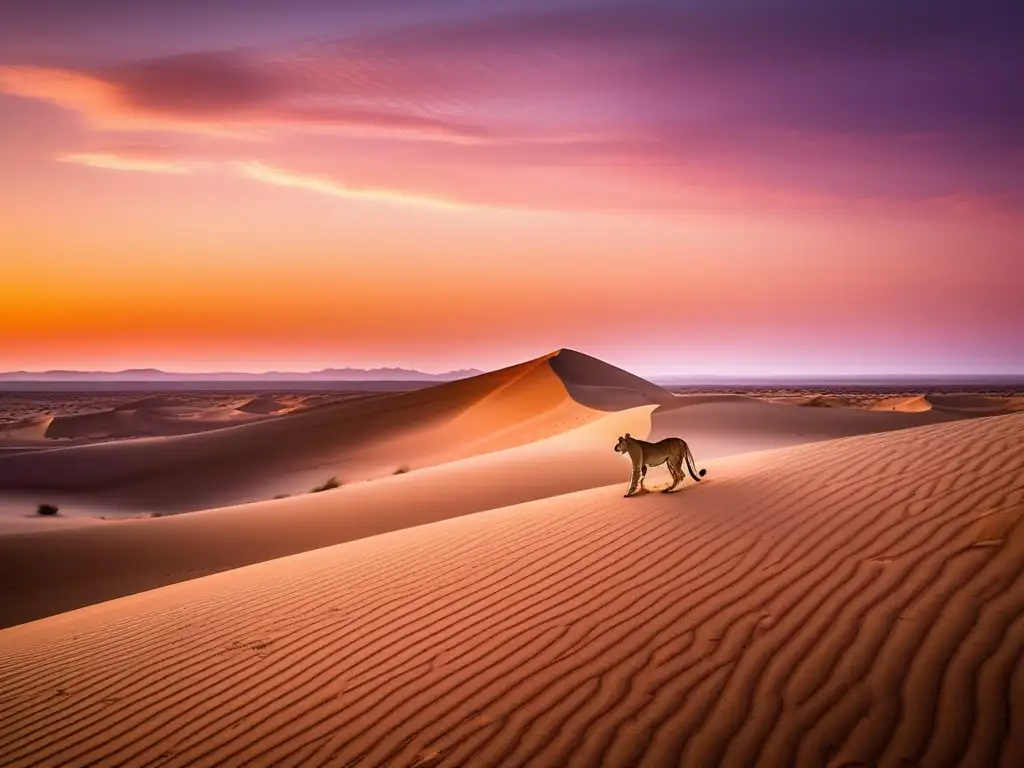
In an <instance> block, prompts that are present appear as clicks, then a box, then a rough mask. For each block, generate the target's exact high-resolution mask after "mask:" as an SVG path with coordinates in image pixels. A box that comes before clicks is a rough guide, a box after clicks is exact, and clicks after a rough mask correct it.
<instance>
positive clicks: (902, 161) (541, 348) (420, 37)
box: [0, 0, 1024, 376]
mask: <svg viewBox="0 0 1024 768" xmlns="http://www.w3.org/2000/svg"><path fill="white" fill-rule="evenodd" d="M1021 39H1024V10H1022V9H1021V6H1020V5H1019V4H1017V3H1011V2H1004V1H1002V0H1000V1H999V2H995V1H993V0H980V1H978V0H975V1H973V2H972V1H969V0H956V1H955V2H954V1H953V0H929V1H928V2H925V1H924V0H915V1H913V2H911V1H909V0H859V1H858V2H855V3H854V2H848V1H847V0H777V1H775V2H768V1H767V0H624V1H622V2H616V1H614V0H606V1H601V2H596V1H595V2H588V1H585V0H515V1H514V0H491V1H490V2H487V3H482V2H475V1H473V0H436V1H435V2H427V1H426V0H347V1H345V2H342V1H341V0H336V1H335V0H331V1H328V0H235V1H233V2H231V1H228V0H178V1H177V2H174V3H167V2H163V0H94V2H90V3H83V2H79V1H78V0H63V1H59V0H31V1H28V0H7V2H5V3H4V13H3V23H2V24H0V260H2V264H0V370H43V369H51V368H79V369H105V370H115V369H121V368H130V367H151V366H152V367H160V368H164V369H167V370H182V371H201V370H249V371H260V370H268V369H277V370H282V369H290V370H313V369H320V368H324V367H343V366H355V367H375V366H384V365H401V366H405V367H414V368H419V369H421V370H425V371H431V372H433V371H444V370H451V369H456V368H465V367H478V368H485V369H486V368H494V367H500V366H503V365H509V364H512V363H515V362H519V361H521V360H525V359H529V358H532V357H537V356H539V355H542V354H545V353H547V352H550V351H552V350H555V349H558V348H562V347H569V348H574V349H578V350H580V351H583V352H587V353H589V354H592V355H594V356H597V357H600V358H603V359H605V360H608V361H609V362H612V363H614V364H617V365H622V366H624V367H627V368H629V369H630V370H633V371H635V372H637V373H640V374H641V375H682V376H685V375H697V376H714V375H723V376H734V375H760V376H771V375H800V374H840V375H841V374H861V375H865V374H884V373H925V374H940V373H941V374H967V375H969V374H975V373H1004V374H1005V373H1024V300H1022V298H1021V295H1022V286H1024V226H1022V223H1024V215H1022V214H1024V54H1022V52H1021V48H1020V45H1019V43H1020V40H1021Z"/></svg>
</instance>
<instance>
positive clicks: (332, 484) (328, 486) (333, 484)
mask: <svg viewBox="0 0 1024 768" xmlns="http://www.w3.org/2000/svg"><path fill="white" fill-rule="evenodd" d="M340 485H341V483H339V482H338V478H336V477H332V478H330V479H328V481H327V482H326V483H324V484H323V485H318V486H316V487H315V488H311V489H310V491H309V492H310V493H320V492H321V491H330V490H332V489H334V488H338V487H339V486H340Z"/></svg>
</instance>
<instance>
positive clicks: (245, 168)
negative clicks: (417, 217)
mask: <svg viewBox="0 0 1024 768" xmlns="http://www.w3.org/2000/svg"><path fill="white" fill-rule="evenodd" d="M232 167H233V168H234V169H235V170H236V171H237V172H238V173H240V174H241V175H242V176H245V177H246V178H249V179H253V180H254V181H260V182H263V183H264V184H275V185H277V186H280V187H292V188H295V189H305V190H309V191H310V192H319V193H320V194H323V195H331V196H332V197H344V198H350V199H354V200H376V201H380V202H386V203H397V204H400V205H416V206H425V207H428V208H469V207H473V206H471V205H469V204H466V203H461V202H457V201H455V200H448V199H445V198H441V197H428V196H423V195H416V194H410V193H408V192H404V191H402V190H398V189H376V188H372V187H357V186H350V185H347V184H345V183H343V182H341V181H339V180H337V179H334V178H331V177H329V176H322V175H313V174H306V173H298V172H295V171H289V170H285V169H283V168H276V167H274V166H272V165H267V164H265V163H261V162H257V161H236V162H234V163H232Z"/></svg>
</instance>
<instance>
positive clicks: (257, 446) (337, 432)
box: [0, 356, 616, 511]
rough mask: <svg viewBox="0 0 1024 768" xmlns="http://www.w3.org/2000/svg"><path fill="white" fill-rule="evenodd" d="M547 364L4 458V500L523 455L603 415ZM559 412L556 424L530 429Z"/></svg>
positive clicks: (285, 488) (223, 497)
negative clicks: (520, 448) (15, 494)
mask: <svg viewBox="0 0 1024 768" xmlns="http://www.w3.org/2000/svg"><path fill="white" fill-rule="evenodd" d="M549 357H550V356H545V357H542V358H538V359H536V360H532V361H528V362H526V363H521V364H519V365H515V366H510V367H509V368H505V369H502V370H499V371H494V372H492V373H488V374H483V375H481V376H476V377H473V378H470V379H462V380H459V381H454V382H450V383H445V384H440V385H438V386H436V387H429V388H425V389H419V390H414V391H409V392H403V393H398V394H388V395H383V396H379V397H372V398H358V399H354V400H350V401H349V400H344V401H341V402H333V403H327V404H325V405H321V406H318V407H314V408H308V409H303V410H298V411H295V412H293V413H287V414H283V415H280V416H273V417H270V418H266V417H265V416H262V415H259V414H256V415H252V414H245V413H241V412H239V416H240V417H242V418H243V419H245V418H247V419H251V420H252V421H251V423H245V424H239V425H233V426H226V425H224V424H218V425H217V426H218V428H216V429H210V430H208V431H201V430H196V429H193V430H191V432H190V433H189V434H175V435H164V436H161V437H153V438H139V439H133V440H121V441H113V442H107V443H99V444H94V445H75V446H70V447H58V448H53V449H51V450H46V451H36V452H32V453H19V454H15V455H7V456H5V455H0V489H2V490H5V491H27V490H33V491H57V492H64V493H68V494H83V493H84V494H90V495H91V496H92V497H93V498H94V499H103V500H106V501H108V502H110V503H112V504H114V505H122V506H126V507H128V508H136V509H157V510H160V511H187V510H194V509H203V508H207V507H211V506H223V505H227V504H233V503H242V502H246V501H254V500H256V499H259V498H269V497H270V496H272V495H274V494H276V493H280V492H286V493H294V492H296V491H298V490H299V489H300V488H309V487H310V486H311V485H313V484H314V483H316V482H321V481H322V480H323V479H325V478H326V477H328V476H330V475H332V474H337V475H339V476H341V477H342V479H365V478H366V477H368V476H371V475H372V474H373V473H374V472H389V471H391V470H393V469H394V467H395V466H397V465H399V464H404V465H408V466H411V467H422V466H428V465H431V464H435V463H439V462H442V461H448V460H451V459H453V458H463V457H466V456H471V455H474V454H476V453H479V452H480V451H481V450H500V449H502V448H508V447H512V446H515V445H522V444H524V443H528V442H531V441H533V440H537V439H541V438H544V437H549V436H551V435H554V434H557V433H559V432H561V431H564V430H565V429H568V428H571V427H574V426H579V425H580V424H583V423H585V422H586V421H589V420H593V419H597V418H600V417H601V416H602V415H604V413H603V412H602V411H598V410H594V409H591V408H588V407H585V406H582V405H579V404H578V403H576V402H575V401H572V400H571V398H570V397H569V394H568V392H567V391H566V388H565V385H564V384H563V383H562V381H561V380H560V379H559V378H558V377H557V376H556V375H555V373H554V372H553V370H552V369H551V367H550V366H549V365H548V359H549ZM606 368H607V369H609V370H613V371H614V370H616V369H613V368H612V367H611V366H606ZM161 404H162V401H161V398H160V397H159V396H156V397H155V398H147V399H146V400H145V401H143V403H135V404H133V406H134V407H130V408H129V409H128V410H119V411H111V412H107V413H104V414H101V415H99V416H98V418H102V419H103V420H104V423H105V424H106V422H107V421H109V420H110V419H111V418H115V419H116V418H133V415H138V414H143V413H149V412H150V410H151V409H152V408H153V407H156V408H157V409H159V408H160V407H161ZM556 408H557V409H559V410H558V412H557V414H556V418H552V419H544V418H538V417H539V416H541V415H542V414H544V413H546V412H549V411H552V410H553V409H556ZM69 418H70V419H90V418H93V417H92V416H82V417H69ZM526 421H529V424H524V422H526ZM76 423H77V422H76ZM51 427H52V425H51ZM484 443H486V445H483V444H484ZM388 465H390V467H388Z"/></svg>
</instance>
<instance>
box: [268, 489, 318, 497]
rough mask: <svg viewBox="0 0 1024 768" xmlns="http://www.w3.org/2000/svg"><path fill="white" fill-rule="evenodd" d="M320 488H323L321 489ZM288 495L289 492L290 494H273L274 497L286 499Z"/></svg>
mask: <svg viewBox="0 0 1024 768" xmlns="http://www.w3.org/2000/svg"><path fill="white" fill-rule="evenodd" d="M313 490H314V491H315V490H317V489H316V488H314V489H313ZM321 490H323V489H321ZM289 496H291V494H290V493H279V494H277V495H276V496H275V497H274V498H275V499H287V498H288V497H289Z"/></svg>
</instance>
